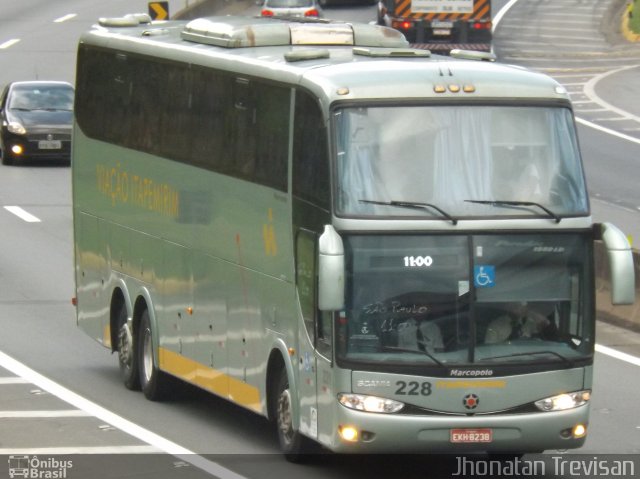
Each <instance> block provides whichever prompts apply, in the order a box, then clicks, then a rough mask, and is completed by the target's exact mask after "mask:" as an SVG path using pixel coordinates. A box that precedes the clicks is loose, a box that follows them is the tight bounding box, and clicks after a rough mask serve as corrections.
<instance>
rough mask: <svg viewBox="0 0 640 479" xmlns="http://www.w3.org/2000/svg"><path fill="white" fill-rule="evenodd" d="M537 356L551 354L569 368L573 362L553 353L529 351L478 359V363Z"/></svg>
mask: <svg viewBox="0 0 640 479" xmlns="http://www.w3.org/2000/svg"><path fill="white" fill-rule="evenodd" d="M539 354H551V355H552V356H555V357H557V358H560V359H561V360H562V361H564V362H565V363H567V364H568V365H569V366H573V361H571V359H569V358H566V357H564V356H563V355H562V354H560V353H556V352H555V351H529V352H528V353H513V354H505V355H504V356H490V357H488V358H482V359H479V360H478V362H479V363H481V362H482V361H490V360H492V359H505V358H517V357H518V356H537V355H539Z"/></svg>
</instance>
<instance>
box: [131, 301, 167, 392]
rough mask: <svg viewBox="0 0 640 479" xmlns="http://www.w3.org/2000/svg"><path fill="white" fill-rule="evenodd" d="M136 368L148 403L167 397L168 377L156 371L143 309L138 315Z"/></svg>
mask: <svg viewBox="0 0 640 479" xmlns="http://www.w3.org/2000/svg"><path fill="white" fill-rule="evenodd" d="M137 349H138V366H139V375H140V387H141V388H142V392H143V393H144V395H145V397H146V398H147V399H149V400H150V401H162V400H164V399H166V398H167V397H168V395H169V389H170V385H169V379H170V378H169V377H168V376H167V374H166V373H163V372H162V371H160V369H158V365H157V364H156V361H155V357H154V354H153V339H152V335H151V321H150V320H149V311H148V310H147V309H145V310H144V311H143V312H142V314H141V315H140V328H139V329H138V348H137Z"/></svg>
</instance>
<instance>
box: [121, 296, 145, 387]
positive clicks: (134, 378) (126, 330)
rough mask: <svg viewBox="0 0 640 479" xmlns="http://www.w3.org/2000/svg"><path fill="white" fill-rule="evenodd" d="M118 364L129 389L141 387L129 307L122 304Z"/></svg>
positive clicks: (123, 380)
mask: <svg viewBox="0 0 640 479" xmlns="http://www.w3.org/2000/svg"><path fill="white" fill-rule="evenodd" d="M117 321H118V322H117V324H118V344H117V348H118V365H119V366H120V377H121V378H122V382H123V383H124V385H125V387H126V388H127V389H131V390H138V389H140V376H139V374H138V358H137V354H136V347H135V340H134V336H133V331H132V330H131V324H130V323H129V322H128V321H127V308H126V306H125V305H124V304H122V305H121V306H120V308H119V310H118V320H117Z"/></svg>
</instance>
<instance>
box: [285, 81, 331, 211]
mask: <svg viewBox="0 0 640 479" xmlns="http://www.w3.org/2000/svg"><path fill="white" fill-rule="evenodd" d="M294 125H295V126H294V136H293V194H294V196H297V197H298V198H301V199H304V200H307V201H309V202H310V203H311V204H313V205H316V206H318V207H320V208H323V209H325V210H328V209H329V203H330V195H331V194H330V187H329V158H328V149H327V128H326V126H325V124H324V119H323V116H322V111H321V110H320V106H319V105H318V101H317V100H316V99H315V98H313V97H312V96H311V95H309V94H308V93H306V92H303V91H297V92H296V108H295V118H294Z"/></svg>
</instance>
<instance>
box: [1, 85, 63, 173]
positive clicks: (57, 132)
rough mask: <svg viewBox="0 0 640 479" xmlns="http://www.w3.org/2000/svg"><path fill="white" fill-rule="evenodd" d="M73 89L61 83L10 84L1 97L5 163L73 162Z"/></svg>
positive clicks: (2, 145)
mask: <svg viewBox="0 0 640 479" xmlns="http://www.w3.org/2000/svg"><path fill="white" fill-rule="evenodd" d="M73 95H74V91H73V86H71V84H69V83H66V82H60V81H20V82H13V83H10V84H8V85H7V86H6V87H5V88H4V90H3V91H2V96H1V97H0V117H1V118H2V126H1V130H0V150H1V154H2V164H3V165H10V164H13V163H15V162H25V161H27V160H61V161H67V162H69V161H70V159H71V128H72V123H73Z"/></svg>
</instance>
